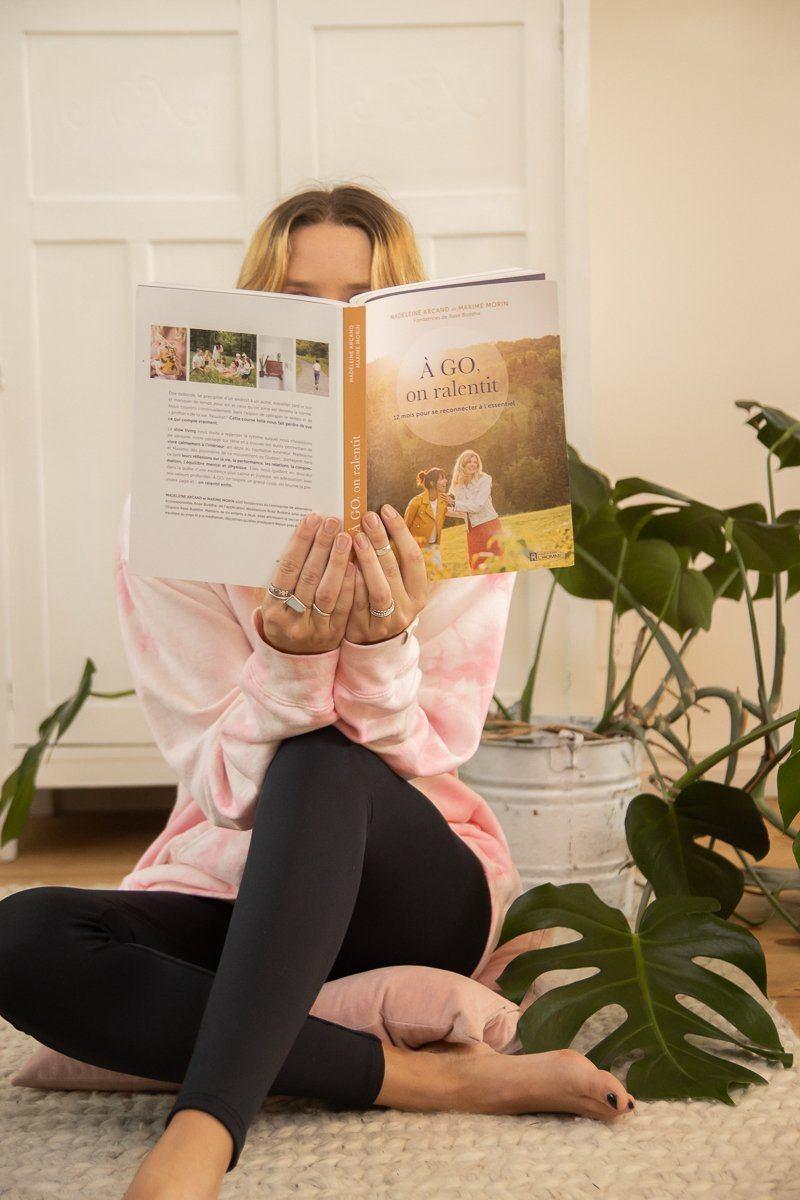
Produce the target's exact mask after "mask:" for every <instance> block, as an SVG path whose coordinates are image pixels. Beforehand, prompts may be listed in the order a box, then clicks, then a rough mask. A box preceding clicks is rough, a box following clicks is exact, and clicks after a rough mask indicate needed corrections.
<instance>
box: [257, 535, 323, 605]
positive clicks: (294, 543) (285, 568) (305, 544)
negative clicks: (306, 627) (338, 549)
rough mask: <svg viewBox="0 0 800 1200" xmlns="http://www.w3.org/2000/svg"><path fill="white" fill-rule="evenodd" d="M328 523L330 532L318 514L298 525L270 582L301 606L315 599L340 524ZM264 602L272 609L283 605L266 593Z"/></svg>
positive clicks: (280, 601)
mask: <svg viewBox="0 0 800 1200" xmlns="http://www.w3.org/2000/svg"><path fill="white" fill-rule="evenodd" d="M309 518H311V520H309ZM328 520H329V521H331V522H332V525H333V527H332V529H330V528H329V529H326V528H325V522H324V521H323V519H322V517H321V515H320V514H319V513H309V514H308V515H307V516H305V517H303V518H302V520H301V521H299V522H298V523H297V525H296V526H295V529H294V532H293V533H292V535H291V537H290V538H289V540H288V542H287V543H286V546H285V548H284V551H283V554H282V555H281V557H280V560H279V562H278V564H277V566H276V567H275V569H274V571H273V578H272V579H271V580H270V582H271V583H273V584H275V586H276V587H279V588H284V589H285V590H286V591H289V592H294V593H295V595H296V596H297V597H298V599H300V600H302V601H303V603H304V604H310V603H311V601H312V600H313V599H314V595H315V592H316V586H317V584H318V582H319V580H320V579H321V578H322V573H323V571H324V569H325V565H326V563H327V561H328V556H329V553H330V548H331V545H332V543H333V539H334V537H335V534H336V530H337V529H338V527H339V524H340V522H339V520H338V518H336V517H331V518H328ZM266 599H267V602H271V603H272V605H273V607H275V608H277V607H278V606H281V605H282V604H283V601H282V600H278V599H277V598H276V597H273V596H270V595H269V593H267V598H266Z"/></svg>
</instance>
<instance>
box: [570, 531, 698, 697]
mask: <svg viewBox="0 0 800 1200" xmlns="http://www.w3.org/2000/svg"><path fill="white" fill-rule="evenodd" d="M575 555H576V557H578V558H582V559H583V561H584V562H586V563H588V565H589V566H590V567H591V568H592V570H593V571H596V572H597V574H598V575H600V576H601V577H602V578H603V579H605V580H606V581H607V582H608V583H610V584H611V585H612V586H613V584H614V576H613V575H612V574H611V572H610V571H609V570H608V569H607V568H606V567H604V566H603V564H602V563H601V562H600V561H599V560H598V559H596V558H595V557H594V555H593V554H590V553H589V551H588V550H586V549H584V547H583V546H580V545H576V546H575ZM619 591H620V595H621V596H622V598H623V600H624V601H625V602H626V604H629V605H630V607H631V608H633V609H635V610H636V612H637V613H638V614H639V616H640V617H641V619H642V621H644V623H645V625H646V626H647V628H648V629H650V630H652V632H653V635H654V637H655V639H656V641H657V642H658V644H659V646H660V648H661V650H662V652H663V654H664V657H665V658H666V660H667V662H668V663H670V665H671V666H672V669H673V671H674V674H675V678H676V680H677V682H678V687H679V688H680V690H681V695H686V696H688V697H689V698H690V702H691V696H692V694H693V693H694V684H693V683H692V681H691V679H690V678H689V675H688V672H687V670H686V668H685V667H684V665H683V663H682V662H681V660H680V658H679V657H678V654H677V652H676V650H675V647H674V646H673V645H672V642H671V641H670V640H669V638H668V637H667V636H666V635H665V634H664V633H663V632H662V631H661V630H660V629H659V628H658V626H657V625H656V623H655V621H654V620H653V618H652V617H651V616H650V614H649V613H648V612H647V611H646V610H645V609H644V608H643V607H642V605H641V604H640V603H639V601H638V600H637V599H636V597H635V596H634V595H633V593H632V592H630V591H629V590H628V588H626V587H625V585H624V584H623V583H620V585H619Z"/></svg>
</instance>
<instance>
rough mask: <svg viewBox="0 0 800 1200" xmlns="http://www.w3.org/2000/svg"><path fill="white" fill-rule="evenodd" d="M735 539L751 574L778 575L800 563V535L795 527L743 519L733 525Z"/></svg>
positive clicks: (736, 520) (737, 520) (739, 518)
mask: <svg viewBox="0 0 800 1200" xmlns="http://www.w3.org/2000/svg"><path fill="white" fill-rule="evenodd" d="M733 540H734V541H735V542H736V545H737V546H738V547H739V549H740V551H741V554H742V558H743V560H744V565H745V566H746V567H747V569H748V570H750V571H769V572H772V573H773V574H776V573H778V572H780V571H785V570H787V568H788V567H793V566H796V565H797V564H798V563H800V534H798V531H797V530H796V529H795V528H793V527H792V526H791V525H777V524H776V525H770V524H769V523H768V522H766V521H750V520H747V519H745V518H743V517H737V518H735V520H734V522H733Z"/></svg>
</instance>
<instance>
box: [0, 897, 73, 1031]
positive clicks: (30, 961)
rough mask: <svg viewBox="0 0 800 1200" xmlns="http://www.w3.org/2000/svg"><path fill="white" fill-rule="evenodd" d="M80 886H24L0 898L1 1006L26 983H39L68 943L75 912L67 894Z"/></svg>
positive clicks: (0, 1007)
mask: <svg viewBox="0 0 800 1200" xmlns="http://www.w3.org/2000/svg"><path fill="white" fill-rule="evenodd" d="M78 890H79V889H77V888H69V887H66V886H61V885H56V884H48V885H42V886H39V887H30V888H22V889H21V890H20V891H18V892H12V893H11V895H10V896H5V897H4V898H3V899H2V900H0V1009H2V1008H3V1006H4V1003H6V1002H8V1001H9V1000H10V998H11V997H12V995H16V994H17V993H18V992H19V991H20V989H23V990H24V988H25V987H26V986H31V987H35V986H39V985H41V984H42V983H43V981H45V980H46V979H47V978H48V976H49V973H51V972H52V967H53V953H54V950H55V949H56V948H57V947H58V946H59V945H61V944H63V943H64V940H65V935H66V931H67V930H66V927H67V925H68V924H69V925H71V924H72V920H73V918H72V914H71V911H70V906H69V904H68V897H67V893H74V892H76V891H78Z"/></svg>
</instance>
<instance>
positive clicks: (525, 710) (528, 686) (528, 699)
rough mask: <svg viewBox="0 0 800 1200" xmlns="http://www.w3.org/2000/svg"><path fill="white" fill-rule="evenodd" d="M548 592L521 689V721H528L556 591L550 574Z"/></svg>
mask: <svg viewBox="0 0 800 1200" xmlns="http://www.w3.org/2000/svg"><path fill="white" fill-rule="evenodd" d="M550 578H551V582H550V591H549V592H548V594H547V600H546V601H545V606H544V612H543V613H542V623H541V625H540V626H539V636H538V638H537V639H536V653H535V654H534V656H533V664H532V666H531V669H530V671H529V672H528V678H527V679H526V680H525V687H524V688H523V689H522V697H521V698H520V708H519V716H520V720H521V721H530V719H531V708H532V706H533V689H534V687H535V685H536V675H537V672H538V670H539V659H540V658H541V656H542V646H543V644H544V631H545V628H546V626H547V618H548V617H549V615H550V605H551V604H552V602H553V593H554V592H555V590H556V583H557V580H556V577H555V575H553V574H552V573H551V577H550Z"/></svg>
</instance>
